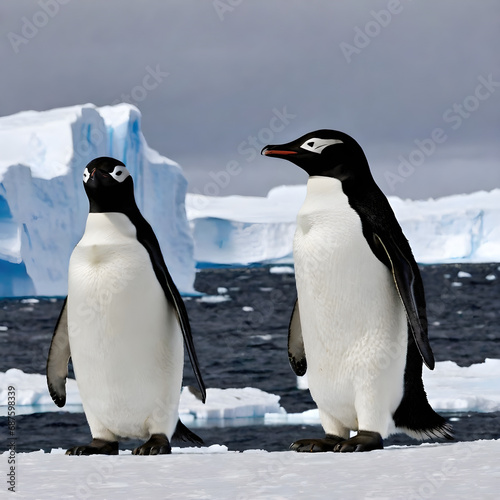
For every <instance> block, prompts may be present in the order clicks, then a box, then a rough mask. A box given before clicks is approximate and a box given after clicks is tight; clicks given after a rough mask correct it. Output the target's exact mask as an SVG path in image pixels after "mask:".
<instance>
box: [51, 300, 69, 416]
mask: <svg viewBox="0 0 500 500" xmlns="http://www.w3.org/2000/svg"><path fill="white" fill-rule="evenodd" d="M67 301H68V298H67V297H66V299H64V304H63V307H62V309H61V313H60V314H59V318H58V320H57V324H56V327H55V329H54V334H53V335H52V342H51V344H50V349H49V356H48V358H47V386H48V388H49V392H50V396H51V397H52V399H53V401H54V403H55V404H56V405H57V406H59V408H62V407H63V406H64V405H65V404H66V378H67V377H68V362H69V358H70V356H71V352H70V348H69V336H68V313H67V307H66V303H67Z"/></svg>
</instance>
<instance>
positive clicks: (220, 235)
mask: <svg viewBox="0 0 500 500" xmlns="http://www.w3.org/2000/svg"><path fill="white" fill-rule="evenodd" d="M305 195H306V186H280V187H276V188H274V189H272V190H271V191H269V193H268V195H267V196H266V197H260V198H259V197H245V196H227V197H219V198H216V197H210V196H203V195H199V194H189V193H188V195H187V197H186V211H187V216H188V220H189V224H190V226H191V230H192V232H193V238H194V258H195V260H196V261H197V263H198V266H200V267H202V266H204V265H223V264H226V265H228V264H229V265H248V264H255V263H260V264H273V263H277V264H292V263H293V255H292V244H293V235H294V232H295V219H296V216H297V213H298V211H299V209H300V207H301V205H302V203H303V201H304V198H305ZM388 199H389V203H390V204H391V206H392V208H393V210H394V212H395V214H396V217H397V219H398V221H399V223H400V224H401V227H402V228H403V231H404V233H405V235H406V237H407V238H408V240H409V241H410V245H411V246H412V249H413V252H414V254H415V257H416V259H417V261H418V262H419V263H421V264H444V263H463V262H470V263H479V262H500V189H494V190H492V191H489V192H485V191H480V192H476V193H472V194H459V195H452V196H447V197H443V198H439V199H429V200H402V199H400V198H397V197H394V196H391V197H389V198H388Z"/></svg>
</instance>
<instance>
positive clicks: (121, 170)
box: [109, 165, 130, 183]
mask: <svg viewBox="0 0 500 500" xmlns="http://www.w3.org/2000/svg"><path fill="white" fill-rule="evenodd" d="M109 175H111V177H113V179H114V180H115V181H118V182H120V183H121V182H123V181H124V180H125V179H126V178H127V177H128V176H129V175H130V172H129V171H128V170H127V169H126V168H125V167H124V166H122V165H116V167H115V168H114V170H113V172H110V173H109Z"/></svg>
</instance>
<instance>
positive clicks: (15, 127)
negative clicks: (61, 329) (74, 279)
mask: <svg viewBox="0 0 500 500" xmlns="http://www.w3.org/2000/svg"><path fill="white" fill-rule="evenodd" d="M0 148H1V151H2V154H1V156H0V274H1V276H2V280H1V282H0V296H3V297H16V296H17V297H19V296H33V295H39V296H63V295H65V294H66V289H67V269H68V262H69V257H70V255H71V252H72V250H73V248H74V246H75V245H76V243H77V242H78V241H79V239H80V238H81V235H82V234H83V231H84V227H85V221H86V218H87V214H88V201H87V198H86V196H85V193H84V190H83V186H82V173H83V169H84V167H85V165H86V164H87V163H88V162H89V161H90V160H92V159H93V158H96V157H98V156H112V157H114V158H117V159H119V160H121V161H123V162H124V163H125V164H126V165H127V168H128V169H129V171H130V172H131V174H132V176H133V178H134V184H135V195H136V199H137V204H138V206H139V208H140V209H141V211H142V213H143V215H144V217H145V218H146V219H147V220H148V221H149V222H150V224H151V225H152V226H153V229H154V230H155V232H156V235H157V237H158V240H159V242H160V246H161V248H162V251H163V255H164V257H165V261H166V263H167V265H168V267H169V270H170V272H171V274H172V277H173V279H174V281H175V283H176V284H177V287H178V288H179V290H180V291H181V292H183V293H193V292H194V289H193V282H194V276H195V263H194V259H193V240H192V237H191V233H190V229H189V225H188V221H187V219H186V212H185V205H184V200H185V194H186V190H187V181H186V179H185V177H184V176H183V174H182V170H181V168H180V166H179V165H178V164H177V163H175V162H173V161H171V160H169V159H168V158H165V157H163V156H161V155H160V154H159V153H157V152H156V151H154V150H153V149H151V148H149V147H148V145H147V143H146V140H145V138H144V136H143V134H142V132H141V114H140V112H139V110H138V109H137V108H136V107H134V106H132V105H130V104H118V105H116V106H104V107H96V106H94V105H92V104H86V105H78V106H71V107H66V108H59V109H52V110H49V111H43V112H36V111H24V112H21V113H17V114H15V115H11V116H6V117H2V118H0Z"/></svg>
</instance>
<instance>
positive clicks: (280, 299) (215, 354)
mask: <svg viewBox="0 0 500 500" xmlns="http://www.w3.org/2000/svg"><path fill="white" fill-rule="evenodd" d="M499 266H500V264H462V265H436V266H423V267H421V271H422V276H423V280H424V285H425V289H426V297H427V303H428V319H429V329H430V332H429V336H430V341H431V345H432V348H433V351H434V354H435V357H436V361H445V360H451V361H454V362H456V363H458V364H459V365H460V366H469V365H471V364H473V363H481V362H483V361H484V359H485V358H497V359H500V270H499ZM459 271H462V272H467V273H469V274H470V275H471V277H463V278H459V277H458V273H459ZM487 276H489V277H490V278H491V277H492V276H496V278H497V279H487V278H486V277H487ZM221 287H224V288H226V289H227V291H224V290H220V288H221ZM195 288H196V289H197V290H199V291H200V292H204V293H207V294H209V295H218V294H223V295H228V296H229V297H230V300H228V301H226V302H220V303H207V302H200V301H198V300H197V299H196V298H194V297H193V298H186V301H185V302H186V306H187V310H188V313H189V317H190V321H191V326H192V329H193V335H194V337H195V344H196V347H197V352H198V357H199V360H200V364H201V368H202V372H203V376H204V380H205V383H206V385H207V387H219V388H228V387H257V388H259V389H262V390H264V391H266V392H270V393H274V394H278V395H279V396H280V397H281V405H282V406H283V407H284V408H285V409H286V410H287V412H290V413H296V412H302V411H304V410H307V409H311V408H314V407H315V405H314V402H313V401H312V399H311V397H310V395H309V392H308V391H302V390H298V389H297V388H296V377H295V375H294V374H293V372H292V370H291V369H290V367H289V365H288V359H287V327H288V321H289V318H290V313H291V308H292V306H293V303H294V301H295V295H296V292H295V278H294V275H293V274H270V273H269V268H268V267H256V268H244V269H215V270H203V271H200V272H199V273H198V274H197V278H196V282H195ZM61 304H62V301H61V300H54V299H51V300H49V299H47V300H40V302H39V303H38V304H26V303H23V302H22V301H20V300H2V301H0V325H5V326H7V327H8V330H7V331H5V332H3V331H0V346H1V353H2V355H1V356H0V371H1V372H5V371H6V370H8V369H9V368H13V367H15V368H19V369H21V370H23V371H24V372H26V373H45V363H46V358H47V351H48V348H49V345H50V340H51V336H52V331H53V328H54V325H55V322H56V320H57V316H58V314H59V311H60V307H61ZM244 307H245V309H247V310H244V309H243V308H244ZM248 308H252V309H253V310H248ZM184 374H185V376H184V384H185V385H196V383H195V380H194V377H193V375H192V372H191V368H190V366H189V362H186V364H185V370H184ZM499 390H500V388H499ZM445 416H446V417H448V418H451V419H452V423H453V426H454V429H455V435H456V438H457V440H467V441H468V440H476V439H493V438H498V437H500V412H496V413H466V414H456V415H453V414H445ZM16 423H17V434H18V441H17V450H18V451H20V452H23V451H34V450H39V449H44V450H46V451H49V450H50V449H51V448H58V447H63V448H68V447H70V446H73V445H75V444H85V443H87V442H89V441H90V432H89V429H88V426H87V423H86V420H85V416H84V414H83V413H82V414H78V413H76V414H75V413H67V412H62V411H61V412H54V413H36V414H33V415H25V416H18V417H17V421H16ZM244 423H245V425H239V426H235V425H234V424H235V422H234V421H232V422H231V425H230V426H226V427H221V426H220V424H216V425H214V426H212V427H202V428H198V429H195V432H197V433H198V434H199V435H200V436H201V437H202V438H203V439H204V441H205V443H206V444H207V445H210V444H215V443H218V444H225V445H227V446H228V447H229V449H231V450H245V449H255V448H259V449H265V450H268V451H276V450H285V449H287V448H288V445H289V444H290V443H291V442H292V441H294V440H296V439H299V438H302V437H311V436H317V437H321V436H322V435H323V432H322V429H321V427H320V426H306V425H295V426H294V425H272V426H264V425H263V421H262V420H259V419H254V421H251V422H248V421H245V422H244ZM0 428H1V429H2V436H1V439H2V441H3V444H4V445H5V439H6V429H7V423H6V418H0ZM415 443H417V442H416V441H414V440H412V439H411V438H408V437H406V436H405V435H397V436H393V437H391V438H389V439H387V440H386V442H385V444H386V446H388V445H391V444H415ZM136 444H137V442H134V441H129V442H124V443H123V444H122V445H121V448H122V449H130V448H131V447H133V446H135V445H136ZM178 444H179V443H174V445H178Z"/></svg>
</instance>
